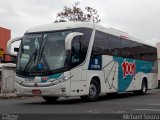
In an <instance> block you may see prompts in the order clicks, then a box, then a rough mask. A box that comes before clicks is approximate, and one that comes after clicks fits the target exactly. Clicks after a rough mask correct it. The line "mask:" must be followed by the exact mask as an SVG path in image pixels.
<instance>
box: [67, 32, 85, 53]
mask: <svg viewBox="0 0 160 120" xmlns="http://www.w3.org/2000/svg"><path fill="white" fill-rule="evenodd" d="M79 35H83V33H80V32H72V33H70V34H68V35H67V37H66V39H65V48H66V50H71V44H72V40H73V38H74V37H76V36H79Z"/></svg>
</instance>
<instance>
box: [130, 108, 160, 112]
mask: <svg viewBox="0 0 160 120" xmlns="http://www.w3.org/2000/svg"><path fill="white" fill-rule="evenodd" d="M133 110H135V111H153V112H159V111H160V109H133Z"/></svg>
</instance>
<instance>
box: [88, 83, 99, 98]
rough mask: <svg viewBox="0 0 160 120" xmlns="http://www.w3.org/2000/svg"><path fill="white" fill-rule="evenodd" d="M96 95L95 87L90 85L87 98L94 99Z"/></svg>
mask: <svg viewBox="0 0 160 120" xmlns="http://www.w3.org/2000/svg"><path fill="white" fill-rule="evenodd" d="M96 94H97V88H96V86H95V85H93V84H91V85H90V87H89V96H90V98H94V97H95V96H96Z"/></svg>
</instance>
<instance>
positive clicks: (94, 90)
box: [81, 79, 100, 102]
mask: <svg viewBox="0 0 160 120" xmlns="http://www.w3.org/2000/svg"><path fill="white" fill-rule="evenodd" d="M99 94H100V85H99V83H98V82H97V81H96V80H94V79H93V80H92V81H91V83H90V86H89V94H88V95H86V96H81V99H82V100H84V101H88V102H94V101H96V100H97V99H98V97H99Z"/></svg>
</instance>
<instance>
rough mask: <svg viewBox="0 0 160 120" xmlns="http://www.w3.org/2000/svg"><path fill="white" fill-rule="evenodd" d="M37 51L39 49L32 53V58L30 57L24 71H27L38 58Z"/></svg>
mask: <svg viewBox="0 0 160 120" xmlns="http://www.w3.org/2000/svg"><path fill="white" fill-rule="evenodd" d="M37 52H38V50H37V49H36V50H35V52H33V53H32V55H31V58H30V59H29V61H28V63H27V64H26V66H25V68H24V70H23V71H24V72H26V71H27V70H28V69H29V68H30V66H31V65H32V63H33V61H34V63H36V58H37Z"/></svg>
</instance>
